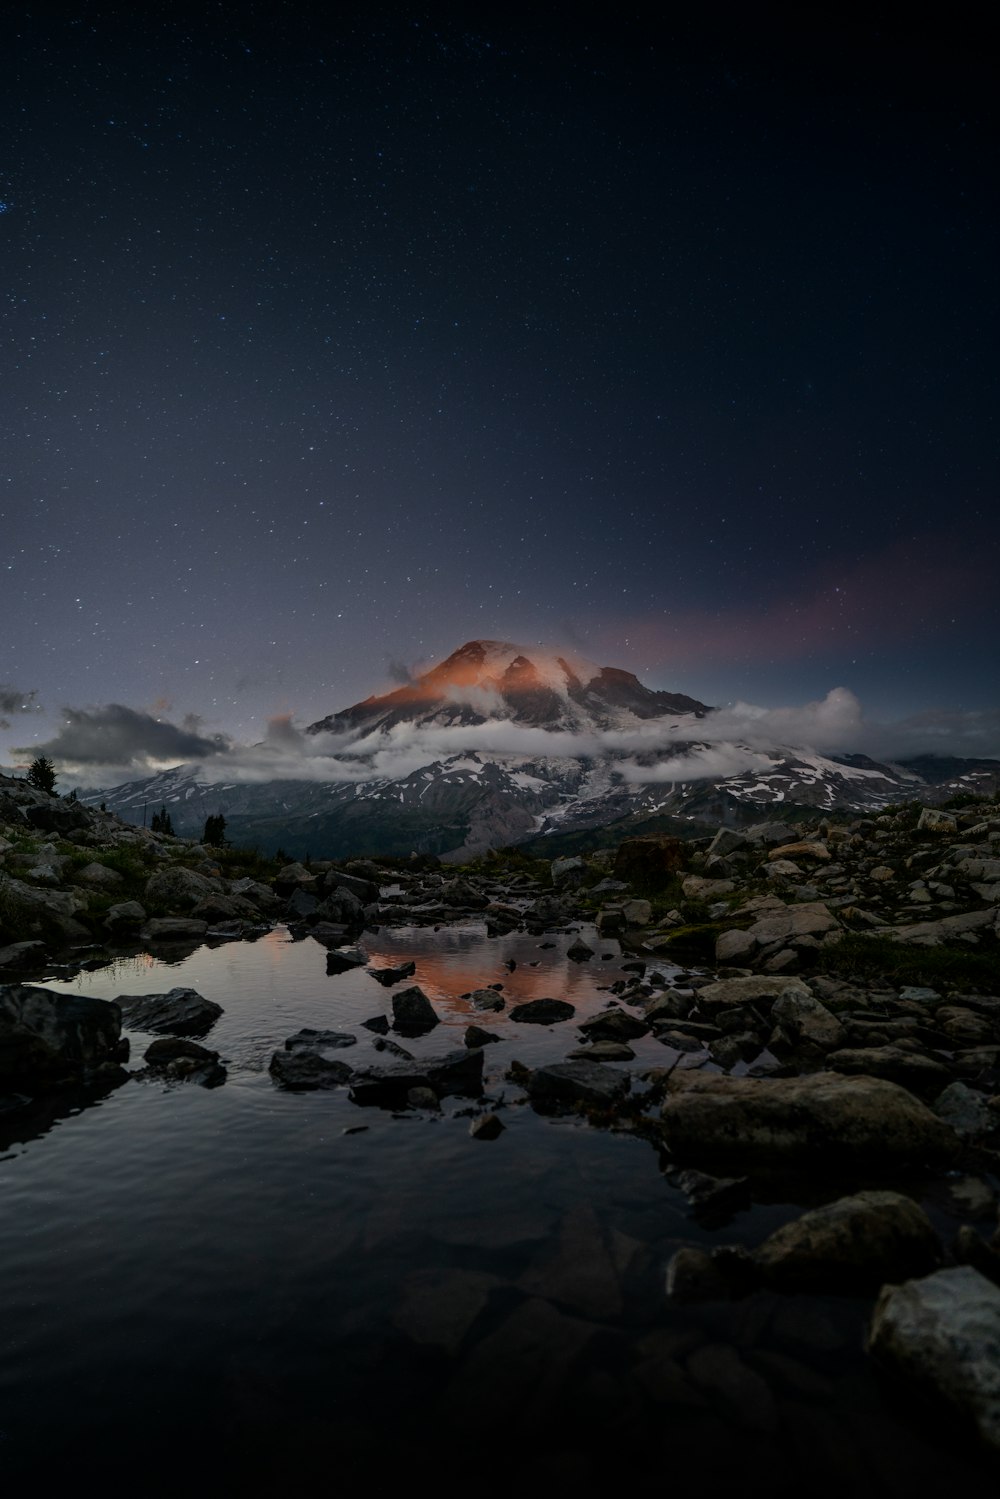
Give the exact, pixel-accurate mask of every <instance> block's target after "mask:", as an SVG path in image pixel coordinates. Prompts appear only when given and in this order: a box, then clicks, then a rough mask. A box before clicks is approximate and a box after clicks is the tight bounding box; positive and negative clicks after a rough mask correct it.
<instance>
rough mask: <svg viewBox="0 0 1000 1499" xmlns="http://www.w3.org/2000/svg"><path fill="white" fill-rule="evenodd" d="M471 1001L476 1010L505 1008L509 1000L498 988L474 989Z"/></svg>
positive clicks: (470, 997) (470, 996)
mask: <svg viewBox="0 0 1000 1499" xmlns="http://www.w3.org/2000/svg"><path fill="white" fill-rule="evenodd" d="M469 1003H470V1004H471V1005H472V1007H473V1009H474V1010H487V1011H488V1010H503V1009H506V1007H507V1001H506V1000H505V999H504V997H503V995H502V994H500V993H499V992H498V991H497V990H496V989H473V991H472V993H471V994H470V995H469Z"/></svg>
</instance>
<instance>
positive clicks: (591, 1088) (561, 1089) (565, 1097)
mask: <svg viewBox="0 0 1000 1499" xmlns="http://www.w3.org/2000/svg"><path fill="white" fill-rule="evenodd" d="M630 1087H631V1079H630V1078H629V1075H628V1073H627V1072H621V1071H619V1069H618V1068H617V1067H606V1066H604V1064H603V1063H601V1062H555V1063H553V1064H551V1065H550V1066H547V1067H536V1068H535V1070H534V1071H533V1072H532V1073H531V1074H530V1075H529V1076H528V1078H527V1079H526V1080H525V1088H526V1090H527V1093H528V1097H529V1098H530V1099H531V1101H532V1103H534V1104H542V1105H547V1104H552V1105H556V1106H559V1105H568V1106H570V1107H577V1106H581V1105H582V1106H588V1107H596V1108H609V1107H610V1106H611V1105H612V1104H614V1103H616V1102H617V1101H618V1100H619V1099H621V1098H624V1096H625V1094H626V1093H627V1092H628V1091H629V1088H630Z"/></svg>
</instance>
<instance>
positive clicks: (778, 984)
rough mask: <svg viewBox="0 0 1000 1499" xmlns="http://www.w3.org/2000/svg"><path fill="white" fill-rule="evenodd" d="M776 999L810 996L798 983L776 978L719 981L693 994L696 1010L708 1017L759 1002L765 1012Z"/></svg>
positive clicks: (779, 976) (800, 983) (791, 979)
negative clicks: (695, 994)
mask: <svg viewBox="0 0 1000 1499" xmlns="http://www.w3.org/2000/svg"><path fill="white" fill-rule="evenodd" d="M779 999H793V1000H808V999H812V992H811V990H810V989H809V988H808V987H807V986H806V985H805V984H804V983H803V982H802V980H801V979H797V978H788V977H782V976H781V975H778V974H776V975H775V976H774V977H773V978H772V977H760V978H758V977H753V978H738V979H719V980H718V981H717V982H716V983H714V984H706V985H705V987H704V988H703V989H699V990H698V992H697V1001H698V1007H699V1009H701V1010H703V1011H704V1012H705V1013H706V1014H708V1015H710V1014H712V1013H714V1012H715V1011H716V1010H729V1009H732V1008H733V1007H734V1006H735V1005H745V1004H752V1005H757V1006H760V1005H761V1003H762V1002H763V1006H764V1008H765V1009H768V1008H770V1003H773V1002H774V1001H776V1000H779Z"/></svg>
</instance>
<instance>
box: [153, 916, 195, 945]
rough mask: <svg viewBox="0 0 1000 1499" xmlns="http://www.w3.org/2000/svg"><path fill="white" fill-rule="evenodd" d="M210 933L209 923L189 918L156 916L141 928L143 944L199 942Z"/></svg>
mask: <svg viewBox="0 0 1000 1499" xmlns="http://www.w3.org/2000/svg"><path fill="white" fill-rule="evenodd" d="M207 931H208V922H207V921H195V920H194V919H193V918H192V917H188V916H154V917H153V919H152V921H147V922H146V924H145V926H144V927H142V928H141V930H140V932H139V936H140V937H141V938H142V940H143V942H192V941H194V942H197V941H199V940H200V939H201V938H202V937H204V935H205V933H206V932H207Z"/></svg>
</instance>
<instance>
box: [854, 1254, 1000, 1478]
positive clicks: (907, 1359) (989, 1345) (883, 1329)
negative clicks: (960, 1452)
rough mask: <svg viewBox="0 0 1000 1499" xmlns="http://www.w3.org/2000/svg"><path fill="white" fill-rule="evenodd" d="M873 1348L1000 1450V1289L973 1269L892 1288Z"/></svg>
mask: <svg viewBox="0 0 1000 1499" xmlns="http://www.w3.org/2000/svg"><path fill="white" fill-rule="evenodd" d="M868 1346H869V1351H870V1352H871V1353H872V1354H873V1355H874V1356H875V1357H876V1358H877V1359H879V1361H880V1362H882V1363H884V1364H887V1365H889V1366H890V1367H892V1368H893V1369H895V1370H896V1372H897V1373H898V1374H900V1375H902V1376H903V1377H904V1378H906V1379H910V1380H913V1381H914V1383H915V1384H917V1385H919V1386H922V1387H923V1388H925V1389H930V1390H933V1391H934V1392H935V1393H936V1394H937V1395H939V1396H940V1397H941V1398H943V1399H944V1400H946V1401H948V1403H949V1404H951V1405H953V1406H955V1407H957V1408H958V1409H959V1410H960V1411H962V1412H963V1413H964V1414H965V1415H967V1416H968V1417H970V1418H971V1419H972V1421H973V1422H974V1424H975V1426H976V1428H977V1429H978V1431H979V1434H980V1436H981V1437H982V1439H983V1441H984V1442H986V1444H987V1445H988V1446H989V1447H991V1448H993V1450H994V1451H998V1452H1000V1290H998V1289H997V1287H996V1286H995V1285H993V1284H992V1283H991V1282H990V1281H988V1280H987V1279H986V1277H985V1276H984V1275H981V1274H980V1273H979V1271H978V1270H974V1269H972V1267H971V1266H969V1265H959V1266H957V1267H955V1268H954V1269H949V1270H938V1271H936V1273H935V1274H933V1275H928V1276H925V1277H924V1279H922V1280H910V1281H907V1282H906V1283H905V1284H904V1285H901V1286H886V1287H885V1288H884V1289H883V1291H882V1294H881V1295H880V1296H879V1299H878V1301H877V1302H876V1304H875V1312H874V1315H873V1317H872V1324H871V1333H870V1336H869V1344H868Z"/></svg>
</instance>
